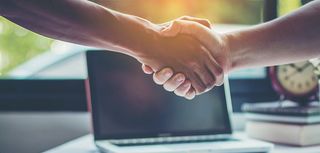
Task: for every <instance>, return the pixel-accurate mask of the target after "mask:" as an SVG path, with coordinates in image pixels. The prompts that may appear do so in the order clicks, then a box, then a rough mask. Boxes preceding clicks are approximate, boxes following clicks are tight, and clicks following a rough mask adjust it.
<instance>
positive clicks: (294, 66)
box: [289, 64, 299, 70]
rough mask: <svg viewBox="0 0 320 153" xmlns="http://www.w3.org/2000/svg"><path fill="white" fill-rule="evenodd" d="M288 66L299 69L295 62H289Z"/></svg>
mask: <svg viewBox="0 0 320 153" xmlns="http://www.w3.org/2000/svg"><path fill="white" fill-rule="evenodd" d="M289 66H290V67H292V68H294V69H296V70H299V67H298V66H296V65H295V64H289Z"/></svg>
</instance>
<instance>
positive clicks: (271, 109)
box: [242, 102, 320, 146]
mask: <svg viewBox="0 0 320 153" xmlns="http://www.w3.org/2000/svg"><path fill="white" fill-rule="evenodd" d="M242 111H243V112H245V116H246V119H247V123H246V133H247V135H248V136H250V137H252V138H256V139H261V140H266V141H271V142H275V143H281V144H289V145H297V146H308V145H316V144H320V106H319V105H309V106H296V105H291V103H289V102H288V103H287V104H283V103H279V102H274V103H256V104H244V105H243V107H242Z"/></svg>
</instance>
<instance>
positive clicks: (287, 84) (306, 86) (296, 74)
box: [276, 62, 318, 95]
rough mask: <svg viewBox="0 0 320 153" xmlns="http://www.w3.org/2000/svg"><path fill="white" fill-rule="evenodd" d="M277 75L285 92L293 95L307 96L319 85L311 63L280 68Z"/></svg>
mask: <svg viewBox="0 0 320 153" xmlns="http://www.w3.org/2000/svg"><path fill="white" fill-rule="evenodd" d="M276 75H277V79H278V81H279V83H280V85H281V86H282V87H283V88H284V90H286V91H287V92H289V93H290V94H293V95H305V94H307V93H310V92H312V91H313V90H315V88H316V87H317V85H318V78H317V76H316V74H315V73H314V66H313V65H312V64H311V63H310V62H300V63H295V64H287V65H282V66H278V67H277V74H276Z"/></svg>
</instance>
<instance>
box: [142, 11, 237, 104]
mask: <svg viewBox="0 0 320 153" xmlns="http://www.w3.org/2000/svg"><path fill="white" fill-rule="evenodd" d="M157 26H158V29H159V30H158V31H157V34H156V35H155V36H153V37H152V41H151V42H150V43H149V44H145V45H141V46H145V49H144V50H145V51H144V52H142V53H141V54H139V56H137V57H136V58H137V59H138V61H140V62H141V63H143V64H142V69H143V71H144V72H145V73H146V74H153V80H154V81H155V83H157V84H159V85H163V87H164V88H165V89H166V90H167V91H170V92H174V93H175V94H176V95H178V96H181V97H185V98H187V99H193V98H194V97H195V96H196V95H200V94H202V93H205V92H206V91H209V90H210V89H212V88H213V87H214V86H221V85H222V84H223V80H224V73H227V72H228V71H229V70H230V68H231V62H230V60H231V59H229V54H230V51H229V48H230V47H229V44H228V37H227V36H226V35H224V34H219V33H217V32H215V31H214V30H213V29H211V27H212V26H211V24H210V22H209V21H208V20H206V19H199V18H194V17H188V16H184V17H181V18H178V19H176V20H174V21H171V22H168V23H164V24H161V25H157ZM153 42H154V43H153Z"/></svg>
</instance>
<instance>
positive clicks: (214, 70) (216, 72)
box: [206, 59, 224, 86]
mask: <svg viewBox="0 0 320 153" xmlns="http://www.w3.org/2000/svg"><path fill="white" fill-rule="evenodd" d="M206 67H207V69H208V70H209V71H210V73H211V75H212V77H214V78H215V86H221V85H222V84H223V81H224V72H223V69H222V68H221V66H220V65H219V64H217V62H216V61H215V60H214V59H211V60H210V61H206Z"/></svg>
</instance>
